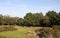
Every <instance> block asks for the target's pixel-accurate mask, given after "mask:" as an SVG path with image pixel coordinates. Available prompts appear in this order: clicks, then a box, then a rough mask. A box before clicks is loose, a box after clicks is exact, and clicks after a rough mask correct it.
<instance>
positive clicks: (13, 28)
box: [0, 26, 17, 32]
mask: <svg viewBox="0 0 60 38" xmlns="http://www.w3.org/2000/svg"><path fill="white" fill-rule="evenodd" d="M13 30H17V29H16V28H15V27H14V26H0V32H3V31H13Z"/></svg>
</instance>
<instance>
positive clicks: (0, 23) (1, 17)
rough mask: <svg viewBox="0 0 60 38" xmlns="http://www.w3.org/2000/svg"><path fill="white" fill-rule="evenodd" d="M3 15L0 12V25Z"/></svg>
mask: <svg viewBox="0 0 60 38" xmlns="http://www.w3.org/2000/svg"><path fill="white" fill-rule="evenodd" d="M2 21H3V16H2V15H1V14H0V25H2Z"/></svg>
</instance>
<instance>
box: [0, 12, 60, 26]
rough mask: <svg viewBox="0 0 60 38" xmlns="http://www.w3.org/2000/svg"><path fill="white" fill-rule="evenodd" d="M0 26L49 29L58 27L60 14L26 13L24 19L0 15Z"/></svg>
mask: <svg viewBox="0 0 60 38" xmlns="http://www.w3.org/2000/svg"><path fill="white" fill-rule="evenodd" d="M0 25H20V26H44V27H48V26H49V27H51V26H53V25H60V12H59V13H57V12H55V11H48V12H47V13H46V15H43V14H42V12H40V13H31V12H29V13H27V14H26V15H25V16H24V18H19V17H10V16H9V15H4V16H3V15H1V14H0Z"/></svg>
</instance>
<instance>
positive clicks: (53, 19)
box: [46, 11, 59, 25]
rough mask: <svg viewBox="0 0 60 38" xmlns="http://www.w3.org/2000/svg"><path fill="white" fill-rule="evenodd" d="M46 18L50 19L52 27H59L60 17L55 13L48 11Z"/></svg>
mask: <svg viewBox="0 0 60 38" xmlns="http://www.w3.org/2000/svg"><path fill="white" fill-rule="evenodd" d="M46 16H48V17H49V21H50V24H51V25H57V23H58V18H59V16H58V14H57V13H56V12H55V11H48V13H46Z"/></svg>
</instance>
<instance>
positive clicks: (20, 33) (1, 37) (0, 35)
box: [0, 26, 41, 38]
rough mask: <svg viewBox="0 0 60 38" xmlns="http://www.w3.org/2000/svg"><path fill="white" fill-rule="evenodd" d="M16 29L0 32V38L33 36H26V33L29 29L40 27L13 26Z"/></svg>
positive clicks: (30, 37) (31, 37)
mask: <svg viewBox="0 0 60 38" xmlns="http://www.w3.org/2000/svg"><path fill="white" fill-rule="evenodd" d="M15 27H16V28H17V29H18V30H14V31H4V32H0V38H35V37H34V36H28V35H27V34H26V33H27V32H28V31H30V30H34V29H38V28H41V27H21V26H15Z"/></svg>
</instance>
